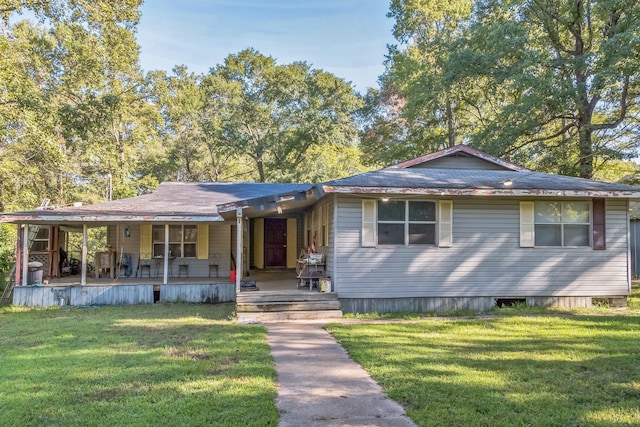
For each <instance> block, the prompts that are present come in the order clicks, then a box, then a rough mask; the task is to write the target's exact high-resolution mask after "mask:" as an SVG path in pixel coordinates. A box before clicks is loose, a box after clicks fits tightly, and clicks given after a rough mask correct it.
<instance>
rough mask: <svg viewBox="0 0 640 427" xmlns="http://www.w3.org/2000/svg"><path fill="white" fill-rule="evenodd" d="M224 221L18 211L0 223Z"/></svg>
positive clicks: (201, 217)
mask: <svg viewBox="0 0 640 427" xmlns="http://www.w3.org/2000/svg"><path fill="white" fill-rule="evenodd" d="M220 221H224V220H223V218H222V217H221V216H220V215H157V214H140V215H126V214H125V215H104V214H90V213H87V214H77V213H75V214H48V215H42V214H39V213H35V212H34V213H29V212H24V213H16V214H3V215H0V223H2V222H4V223H16V224H37V223H47V224H58V223H63V224H70V223H75V224H86V223H88V224H91V223H100V224H103V223H116V222H161V223H171V222H220Z"/></svg>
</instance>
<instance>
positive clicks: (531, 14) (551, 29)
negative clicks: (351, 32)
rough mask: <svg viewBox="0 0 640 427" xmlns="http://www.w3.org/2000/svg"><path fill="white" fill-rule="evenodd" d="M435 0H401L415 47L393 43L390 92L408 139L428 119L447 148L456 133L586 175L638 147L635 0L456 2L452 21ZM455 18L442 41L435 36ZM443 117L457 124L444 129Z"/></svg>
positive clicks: (639, 69) (398, 7)
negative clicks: (399, 103)
mask: <svg viewBox="0 0 640 427" xmlns="http://www.w3.org/2000/svg"><path fill="white" fill-rule="evenodd" d="M436 3H437V2H432V1H429V0H421V1H408V0H405V1H403V0H397V1H393V2H392V9H391V16H392V17H394V18H396V20H397V25H396V29H395V31H396V34H399V35H403V34H404V35H405V39H402V38H400V40H406V41H407V42H408V46H407V47H406V49H405V50H402V51H398V52H399V53H396V51H394V50H392V52H391V53H392V56H391V67H390V69H389V71H388V72H387V73H386V74H385V76H384V77H383V83H385V85H383V89H387V88H388V87H392V88H397V87H400V88H401V89H402V90H400V91H398V92H399V93H400V94H401V95H402V96H404V97H405V103H406V105H405V106H404V107H403V109H402V115H401V117H402V118H403V119H404V120H406V122H407V124H408V125H407V128H406V129H405V130H404V131H403V132H404V134H405V135H411V133H412V132H415V131H416V129H421V128H422V129H423V130H424V129H425V127H424V126H421V125H422V124H423V123H424V124H427V126H426V130H427V137H428V138H436V140H438V139H440V141H442V144H444V141H448V143H451V142H452V141H453V139H452V136H455V141H456V142H466V143H470V144H473V145H476V146H479V147H480V148H483V149H485V150H486V151H489V152H492V153H495V154H498V155H505V156H507V157H509V158H511V159H512V160H514V161H518V162H521V163H526V164H528V165H529V166H532V167H536V168H539V169H544V170H548V171H550V172H559V173H564V174H570V175H578V176H582V177H587V178H590V177H592V176H593V175H594V170H595V169H597V168H598V167H600V166H602V165H603V164H605V163H606V162H607V161H610V160H615V159H621V158H624V157H625V156H630V155H633V154H634V152H635V150H636V149H637V144H638V133H639V130H638V129H639V126H638V114H639V112H638V96H639V94H640V81H639V76H640V60H639V56H640V38H639V37H638V34H639V33H640V20H638V16H640V9H639V2H638V1H637V0H603V1H594V0H591V1H589V0H563V1H554V0H476V1H474V2H473V4H471V3H470V2H452V3H449V6H448V7H445V8H443V11H442V14H447V15H446V17H447V19H444V20H441V19H440V20H439V19H438V18H439V17H442V14H441V12H440V11H439V10H438V7H437V6H438V5H437V4H436ZM469 6H472V7H471V8H470V9H469ZM469 12H470V13H469ZM452 18H453V19H452ZM451 23H453V24H454V25H453V27H449V28H453V29H452V30H447V31H445V32H444V34H445V35H443V37H444V38H442V37H440V38H439V37H437V36H434V34H435V35H437V34H438V30H440V29H446V28H447V24H451ZM398 29H406V30H405V31H408V32H405V33H398ZM406 35H409V36H410V38H407V37H406ZM445 39H446V41H443V40H445ZM422 58H435V62H434V63H433V64H429V63H428V62H425V61H424V59H422ZM434 82H436V83H437V84H434ZM390 83H392V84H393V85H391V86H390V85H389V84H390ZM402 85H404V86H402ZM421 99H424V101H421ZM438 99H439V100H438ZM433 100H436V101H433ZM451 100H454V101H455V102H453V103H452V102H450V101H451ZM431 105H439V106H440V108H439V109H434V108H429V106H431ZM448 106H451V107H455V108H448ZM449 111H451V112H452V113H453V112H455V114H451V115H449ZM416 119H418V120H419V122H418V123H417V124H416V123H415V120H416ZM451 119H454V120H453V121H452V120H451ZM436 123H438V124H439V126H440V128H442V129H444V128H445V127H444V126H445V125H446V128H447V129H449V130H450V132H448V133H445V132H440V135H439V131H438V126H435V125H434V124H436ZM454 130H455V133H452V132H451V131H454ZM408 142H409V143H410V144H408V145H409V146H410V147H414V146H415V143H414V142H413V141H410V140H409V141H408Z"/></svg>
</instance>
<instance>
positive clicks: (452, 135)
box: [447, 100, 456, 147]
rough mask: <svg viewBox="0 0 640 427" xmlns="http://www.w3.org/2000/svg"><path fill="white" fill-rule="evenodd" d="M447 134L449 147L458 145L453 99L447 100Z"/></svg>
mask: <svg viewBox="0 0 640 427" xmlns="http://www.w3.org/2000/svg"><path fill="white" fill-rule="evenodd" d="M447 136H448V140H447V142H448V144H449V147H453V146H454V145H456V113H455V112H454V111H453V107H452V106H451V100H447Z"/></svg>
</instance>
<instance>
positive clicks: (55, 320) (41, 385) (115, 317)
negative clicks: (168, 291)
mask: <svg viewBox="0 0 640 427" xmlns="http://www.w3.org/2000/svg"><path fill="white" fill-rule="evenodd" d="M233 310H234V305H233V304H222V305H188V304H175V305H170V304H156V305H148V306H127V307H102V308H88V309H77V308H66V309H49V310H21V309H17V308H6V307H4V308H2V307H0V424H1V425H3V426H89V425H91V426H110V427H111V426H146V425H148V426H208V425H224V426H253V425H264V426H269V425H271V426H275V425H277V421H278V411H277V409H276V407H275V397H276V385H275V369H274V366H273V360H272V358H271V355H270V353H269V346H268V344H267V343H266V339H265V333H266V331H265V329H264V328H263V327H260V326H248V325H238V324H236V323H234V322H233V321H231V320H228V319H229V318H230V316H232V314H233Z"/></svg>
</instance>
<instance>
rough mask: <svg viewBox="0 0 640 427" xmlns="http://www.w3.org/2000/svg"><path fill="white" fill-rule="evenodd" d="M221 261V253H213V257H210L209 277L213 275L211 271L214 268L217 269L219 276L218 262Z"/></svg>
mask: <svg viewBox="0 0 640 427" xmlns="http://www.w3.org/2000/svg"><path fill="white" fill-rule="evenodd" d="M219 263H220V255H218V254H213V255H211V258H209V277H211V272H212V271H213V270H215V271H216V277H219V276H218V264H219Z"/></svg>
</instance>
